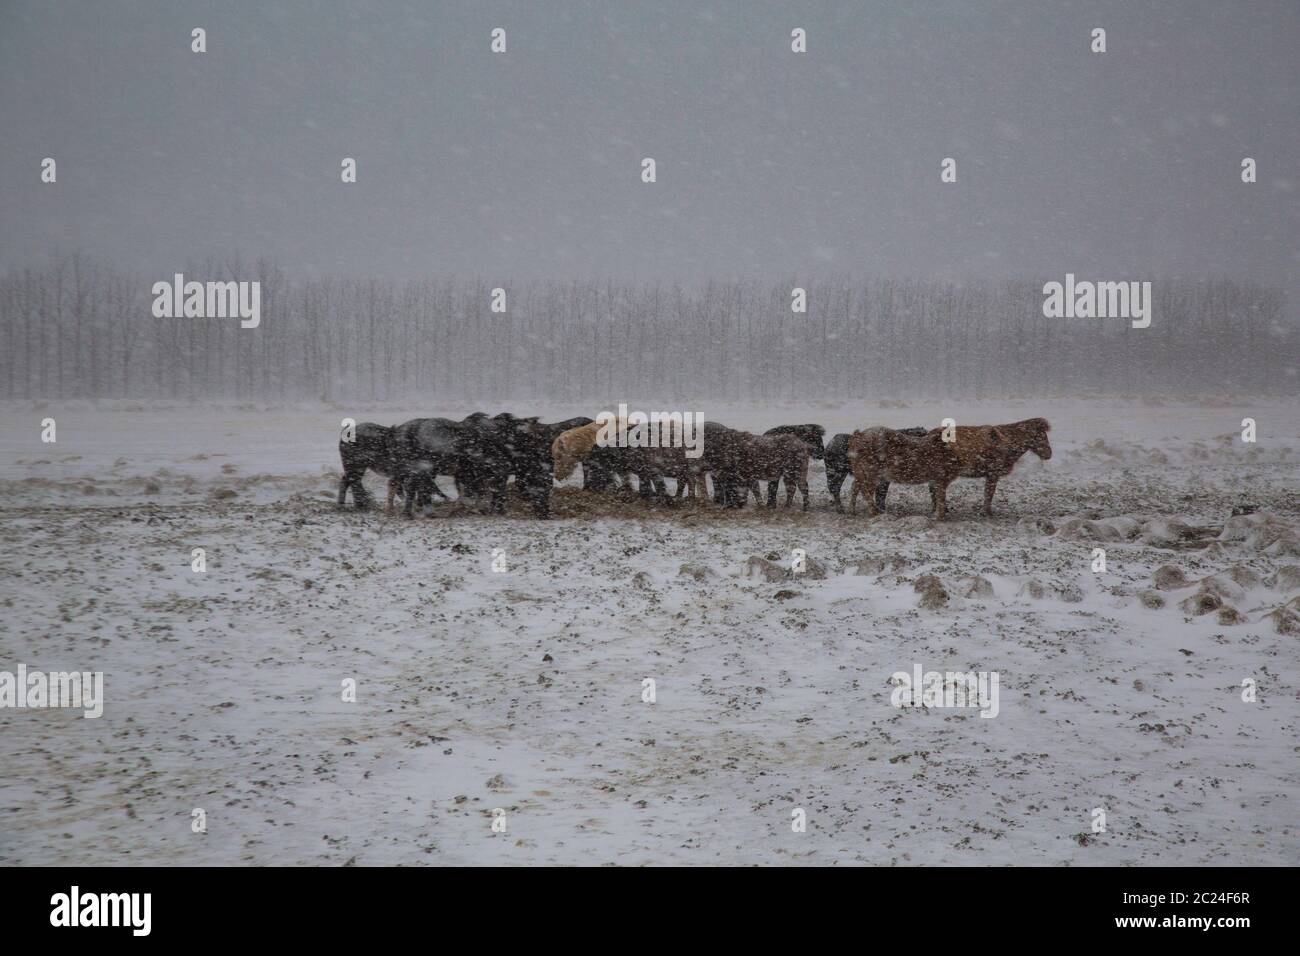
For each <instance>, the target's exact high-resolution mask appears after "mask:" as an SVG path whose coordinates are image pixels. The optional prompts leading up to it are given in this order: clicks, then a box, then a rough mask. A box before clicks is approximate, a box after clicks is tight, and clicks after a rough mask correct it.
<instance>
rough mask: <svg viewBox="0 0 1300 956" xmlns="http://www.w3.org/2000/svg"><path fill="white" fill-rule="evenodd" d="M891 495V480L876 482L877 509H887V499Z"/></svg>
mask: <svg viewBox="0 0 1300 956" xmlns="http://www.w3.org/2000/svg"><path fill="white" fill-rule="evenodd" d="M888 497H889V482H888V481H885V480H881V481H877V482H876V510H877V511H884V510H885V499H886V498H888Z"/></svg>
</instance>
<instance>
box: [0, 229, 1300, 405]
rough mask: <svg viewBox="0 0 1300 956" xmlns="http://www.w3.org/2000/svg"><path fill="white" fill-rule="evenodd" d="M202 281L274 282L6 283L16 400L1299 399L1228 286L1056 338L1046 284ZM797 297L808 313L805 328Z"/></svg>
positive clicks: (194, 275)
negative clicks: (166, 287)
mask: <svg viewBox="0 0 1300 956" xmlns="http://www.w3.org/2000/svg"><path fill="white" fill-rule="evenodd" d="M185 275H186V278H187V279H196V280H199V281H207V280H229V279H233V280H246V281H258V282H260V283H261V287H262V288H261V293H262V317H261V325H260V326H259V327H258V328H256V329H242V328H240V325H239V320H238V319H234V318H229V319H218V318H170V319H158V318H154V317H153V315H152V311H151V305H152V301H153V297H152V295H151V293H150V289H151V287H152V285H153V283H154V282H155V281H159V280H164V279H165V280H170V279H171V278H172V277H171V276H170V275H167V276H161V275H160V276H139V275H131V274H127V273H124V272H121V271H118V270H116V269H113V268H110V267H108V266H106V265H104V264H103V263H98V262H94V261H91V260H89V259H87V258H85V257H84V256H80V255H74V256H68V257H65V258H62V259H59V260H58V261H56V262H54V263H52V264H50V265H48V266H44V267H41V268H29V269H23V270H18V271H12V272H10V273H9V274H7V275H5V276H3V277H2V278H0V372H2V373H3V382H2V383H0V396H3V397H6V398H110V397H131V398H151V397H161V398H170V399H182V400H191V401H196V400H200V399H209V398H221V399H257V400H268V401H269V400H277V399H284V400H298V399H323V400H333V401H365V400H389V399H404V398H415V397H425V396H451V395H456V396H464V397H466V398H470V399H482V400H483V401H484V402H490V401H492V400H496V401H506V400H510V399H524V398H553V399H565V400H569V399H572V400H578V399H582V400H594V401H601V402H607V403H608V402H617V401H619V400H621V399H624V398H652V397H662V398H670V397H671V398H680V399H686V398H712V399H786V398H800V397H810V398H846V399H853V398H872V397H909V396H918V395H933V396H981V395H994V396H997V395H1067V394H1088V393H1094V394H1177V393H1205V392H1228V393H1251V394H1271V393H1282V392H1294V390H1295V388H1296V377H1295V373H1296V368H1295V356H1296V354H1297V348H1296V346H1297V335H1296V332H1297V328H1296V323H1295V321H1294V319H1293V318H1292V317H1291V316H1290V315H1288V314H1286V313H1285V312H1284V305H1285V302H1284V299H1283V296H1282V295H1281V294H1280V293H1279V292H1278V291H1276V290H1274V289H1270V288H1265V287H1261V286H1258V285H1255V284H1252V283H1249V282H1236V281H1231V280H1227V279H1207V280H1201V281H1189V280H1176V281H1163V282H1157V283H1156V284H1155V287H1154V303H1153V309H1154V312H1153V320H1152V323H1151V326H1150V328H1147V329H1133V328H1131V327H1130V324H1129V322H1128V321H1126V320H1124V319H1048V318H1045V317H1044V316H1043V314H1042V304H1043V293H1042V285H1043V283H1042V282H1041V281H1030V280H1007V281H1000V282H991V281H971V282H967V283H962V284H959V285H957V284H948V283H940V282H931V281H921V280H907V281H903V280H897V279H887V278H876V279H849V278H846V277H843V278H829V279H825V278H823V279H819V280H816V281H806V280H800V279H797V278H793V277H791V278H788V279H784V280H782V281H777V282H772V281H758V280H747V281H746V280H739V281H710V282H703V283H700V284H697V285H690V286H683V285H675V284H666V283H661V284H630V283H624V282H616V281H606V282H599V281H549V282H548V281H535V282H525V283H509V282H506V283H498V282H489V281H487V280H475V279H459V278H441V279H435V278H431V279H427V280H421V281H410V282H394V281H386V280H378V279H365V278H362V279H356V278H348V279H341V278H312V279H301V280H297V281H292V280H291V279H290V278H289V277H288V276H286V274H285V273H284V271H283V270H282V269H280V268H279V267H277V266H276V265H275V264H274V263H271V262H268V261H266V260H261V261H258V262H255V263H251V264H250V263H243V262H240V261H238V260H232V261H228V262H216V261H209V262H206V263H200V264H196V265H195V266H193V267H191V268H187V269H186V270H185ZM495 285H501V286H502V287H503V288H504V289H505V291H506V311H505V313H503V314H502V313H494V312H493V311H492V309H491V303H492V289H493V286H495ZM796 286H799V287H802V288H805V289H806V290H807V300H808V307H807V312H806V313H803V314H799V313H794V312H792V311H791V290H792V289H793V288H794V287H796ZM602 407H603V406H602Z"/></svg>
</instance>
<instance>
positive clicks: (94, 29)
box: [0, 0, 1300, 316]
mask: <svg viewBox="0 0 1300 956" xmlns="http://www.w3.org/2000/svg"><path fill="white" fill-rule="evenodd" d="M195 26H202V27H204V28H206V29H207V31H208V52H207V53H206V54H194V53H191V52H190V30H191V29H192V28H193V27H195ZM497 26H500V27H504V28H505V29H506V31H507V36H508V45H509V49H508V52H507V53H506V54H505V55H497V54H493V53H491V52H490V51H489V49H488V43H489V32H490V30H491V29H492V28H493V27H497ZM795 26H801V27H804V28H805V29H806V30H807V31H808V37H809V41H808V42H809V52H808V53H806V54H803V55H797V54H794V53H791V52H790V30H791V29H792V28H793V27H795ZM1097 26H1100V27H1104V28H1105V29H1106V31H1107V45H1108V52H1107V53H1105V54H1102V55H1098V54H1094V53H1092V52H1090V50H1089V42H1090V41H1089V34H1090V31H1091V29H1092V28H1093V27H1097ZM1298 63H1300V3H1297V2H1296V0H1277V2H1269V0H1240V2H1236V0H1234V2H1230V3H1228V2H1222V0H1209V2H1200V0H1171V2H1150V0H1142V2H1134V0H1119V2H1113V3H1079V2H1048V0H1030V2H1001V3H998V2H981V0H955V2H921V0H917V2H888V3H883V2H882V3H873V2H843V3H826V2H818V3H792V2H758V0H746V2H736V3H709V2H701V0H692V2H683V3H650V2H638V3H631V2H608V0H606V2H564V0H545V2H536V0H534V2H520V3H505V2H481V0H480V2H458V3H436V2H409V0H408V2H400V0H389V2H378V0H376V2H363V0H352V2H346V3H344V2H316V0H312V2H292V0H279V2H276V3H274V4H271V3H262V2H260V0H259V2H229V0H223V2H220V3H217V2H210V3H197V2H183V0H172V2H166V3H163V2H124V0H100V2H84V3H76V2H50V0H39V2H36V0H33V2H27V0H0V141H2V142H3V149H2V150H0V221H3V224H4V225H3V229H0V266H22V265H25V264H32V263H35V262H37V261H39V258H40V257H42V256H45V255H48V254H49V253H51V252H54V251H56V250H66V251H71V250H73V249H82V250H85V251H86V252H89V253H91V254H93V255H95V256H99V257H104V258H107V259H110V260H111V261H113V262H114V263H116V264H119V265H123V266H127V267H130V268H133V269H140V270H142V271H144V272H146V273H148V274H154V273H156V274H159V275H167V274H169V273H170V271H171V270H173V269H174V268H178V267H180V266H182V265H183V264H184V262H185V261H187V260H198V259H201V258H203V257H205V256H207V255H208V254H217V255H228V254H230V253H232V252H239V253H240V254H242V255H243V256H244V257H246V258H253V257H256V256H258V255H260V254H270V255H274V256H276V257H278V258H279V260H280V262H281V263H282V264H283V265H284V266H285V267H286V268H287V269H288V270H289V271H290V273H291V274H296V273H313V274H320V273H346V274H380V275H387V276H419V275H426V274H430V273H461V274H466V273H469V274H477V275H482V276H485V277H502V278H506V279H509V278H528V277H550V276H557V277H559V276H562V277H571V276H590V275H610V276H617V277H625V278H627V277H631V278H640V279H654V278H664V279H675V278H683V279H690V278H694V277H699V276H702V275H718V276H735V275H755V274H759V275H770V276H772V277H773V278H784V277H788V276H792V275H804V274H809V273H819V272H826V271H837V272H846V273H850V274H864V275H865V274H872V275H879V274H886V275H899V276H905V275H906V276H923V277H931V278H954V279H960V278H962V277H964V276H1006V275H1012V276H1024V275H1040V274H1047V275H1064V273H1065V272H1066V271H1073V272H1075V273H1076V274H1079V275H1080V277H1081V278H1084V277H1093V278H1102V279H1123V278H1134V279H1140V278H1146V277H1151V276H1153V275H1155V276H1165V277H1168V276H1194V275H1200V274H1214V275H1227V276H1232V277H1239V278H1252V279H1258V280H1261V281H1264V282H1266V283H1269V284H1273V285H1278V286H1281V287H1283V288H1285V289H1286V291H1287V293H1288V296H1289V298H1290V303H1289V306H1288V310H1287V311H1288V313H1289V314H1290V315H1292V316H1294V315H1296V314H1297V302H1300V280H1297V279H1295V278H1294V276H1295V275H1296V274H1297V273H1300V268H1297V267H1298V266H1300V228H1298V225H1300V224H1298V220H1297V203H1298V201H1300V190H1298V188H1297V187H1298V186H1300V173H1298V172H1297V169H1296V160H1297V156H1298V155H1300V133H1298V132H1297V112H1298V106H1297V104H1300V67H1297V64H1298ZM45 156H52V157H54V158H55V159H56V160H57V161H58V183H57V184H56V185H53V186H51V185H45V184H42V183H41V182H40V179H39V173H40V162H41V159H42V158H43V157H45ZM344 156H352V157H355V158H356V159H357V162H358V183H357V184H356V185H347V186H345V185H343V184H342V183H341V182H340V179H339V163H340V160H341V159H342V158H343V157H344ZM645 156H651V157H654V158H655V160H656V161H657V163H658V182H657V183H656V184H654V185H645V184H642V183H641V181H640V161H641V159H642V157H645ZM945 156H952V157H955V158H956V160H957V163H958V182H957V183H956V184H955V185H944V184H941V183H940V181H939V164H940V161H941V160H942V159H943V158H944V157H945ZM1243 156H1253V157H1254V158H1255V159H1256V160H1257V161H1258V164H1259V182H1258V183H1256V184H1255V185H1250V186H1248V185H1244V184H1242V183H1241V181H1240V175H1239V164H1240V161H1241V159H1242V157H1243Z"/></svg>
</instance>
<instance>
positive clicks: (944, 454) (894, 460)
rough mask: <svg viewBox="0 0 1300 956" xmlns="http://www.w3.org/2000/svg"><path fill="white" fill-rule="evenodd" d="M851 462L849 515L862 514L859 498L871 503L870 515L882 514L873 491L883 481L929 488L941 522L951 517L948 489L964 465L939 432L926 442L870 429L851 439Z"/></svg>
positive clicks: (931, 434)
mask: <svg viewBox="0 0 1300 956" xmlns="http://www.w3.org/2000/svg"><path fill="white" fill-rule="evenodd" d="M849 462H850V464H851V467H852V469H853V494H852V495H851V496H850V497H849V513H850V514H857V513H858V494H859V493H861V494H862V495H863V497H865V498H866V499H867V514H869V515H871V516H873V517H874V516H875V515H878V514H880V509H879V508H877V507H876V502H875V501H874V500H873V499H872V497H871V495H872V490H873V489H874V488H876V486H877V485H879V484H880V482H882V481H890V482H899V483H901V484H904V485H929V486H930V501H931V502H932V503H933V507H934V512H935V517H936V518H938V519H939V520H940V521H942V520H943V519H944V517H946V515H947V513H948V503H947V492H948V486H949V485H950V484H952V482H953V481H954V480H955V479H956V478H957V476H958V475H959V474H960V473H961V461H960V459H958V457H957V453H956V452H955V451H954V450H953V448H952V447H951V446H950V445H949V444H948V443H947V442H945V441H944V440H943V438H942V437H941V435H940V433H939V432H931V433H929V434H928V435H926V436H925V437H923V438H917V437H914V436H912V435H904V434H903V433H902V432H896V431H894V430H893V429H890V428H868V429H866V430H864V431H857V432H854V433H853V437H852V438H850V439H849Z"/></svg>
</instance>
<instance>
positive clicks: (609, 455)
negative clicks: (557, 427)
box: [551, 421, 704, 503]
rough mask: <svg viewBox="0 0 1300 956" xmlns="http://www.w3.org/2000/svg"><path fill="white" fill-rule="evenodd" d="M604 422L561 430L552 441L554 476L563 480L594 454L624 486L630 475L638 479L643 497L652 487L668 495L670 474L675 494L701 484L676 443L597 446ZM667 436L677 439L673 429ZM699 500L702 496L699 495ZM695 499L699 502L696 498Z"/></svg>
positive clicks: (628, 484)
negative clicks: (657, 445) (603, 458)
mask: <svg viewBox="0 0 1300 956" xmlns="http://www.w3.org/2000/svg"><path fill="white" fill-rule="evenodd" d="M603 427H604V423H602V422H599V421H595V422H592V423H591V424H589V425H582V426H579V427H577V428H571V429H569V430H568V431H566V432H563V433H562V434H561V435H559V437H557V438H556V439H555V441H554V442H552V444H551V458H552V459H553V460H554V462H555V477H556V479H558V480H560V481H563V480H564V479H565V478H568V477H569V475H571V474H573V471H574V469H575V468H577V467H578V464H579V463H582V464H583V467H584V469H585V468H586V467H587V464H586V463H587V462H588V461H589V460H590V459H591V458H592V457H593V456H594V455H597V454H601V453H604V457H605V459H606V461H607V463H608V465H609V466H610V467H611V469H612V470H613V471H614V472H615V473H616V474H618V475H619V477H621V478H622V479H623V484H624V487H626V488H631V487H632V481H631V476H632V475H636V476H637V478H638V480H639V481H640V483H641V488H640V490H641V492H642V495H643V497H644V496H648V495H649V494H650V493H651V491H652V490H653V492H654V493H656V494H658V495H659V497H661V498H666V497H667V492H666V488H665V485H664V478H665V477H667V478H673V479H675V480H676V482H677V490H676V495H675V497H677V498H681V497H682V495H683V493H685V494H687V495H688V496H691V497H697V498H699V497H700V496H699V495H697V494H696V491H697V487H698V486H702V485H703V482H704V478H703V476H702V475H699V474H697V473H695V472H694V471H693V470H692V469H691V468H690V459H688V458H687V457H686V449H685V448H684V447H682V446H681V445H680V444H679V443H674V444H672V445H668V446H663V447H656V448H641V447H634V448H627V447H622V448H620V447H613V446H610V447H608V448H602V447H598V445H597V439H598V438H599V437H600V431H601V429H602V428H603ZM669 437H670V440H672V439H680V438H681V436H680V435H678V434H676V433H671V434H670V436H669ZM701 500H702V499H701ZM697 503H698V502H697Z"/></svg>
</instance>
